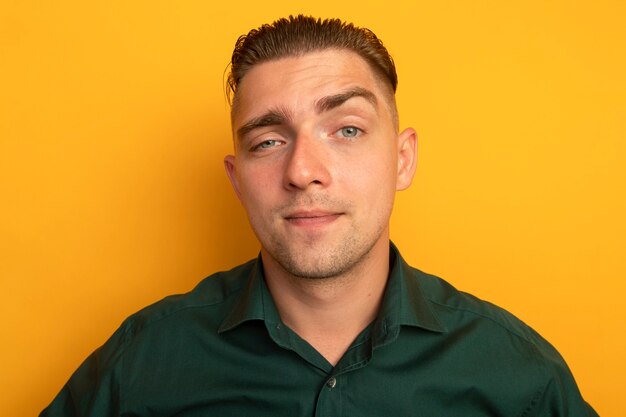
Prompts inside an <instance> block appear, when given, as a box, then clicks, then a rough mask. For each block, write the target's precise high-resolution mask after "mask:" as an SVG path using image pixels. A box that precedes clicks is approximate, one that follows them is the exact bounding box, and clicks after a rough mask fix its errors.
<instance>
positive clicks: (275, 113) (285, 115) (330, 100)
mask: <svg viewBox="0 0 626 417" xmlns="http://www.w3.org/2000/svg"><path fill="white" fill-rule="evenodd" d="M355 97H362V98H364V99H365V100H367V101H368V102H370V104H372V106H374V108H377V107H378V100H377V99H376V95H375V94H374V93H372V92H371V91H370V90H367V89H365V88H363V87H353V88H350V89H348V90H346V91H343V92H341V93H338V94H333V95H330V96H326V97H322V98H320V99H319V100H317V101H316V102H315V111H316V112H317V113H318V114H319V113H324V112H327V111H330V110H332V109H334V108H336V107H339V106H341V105H342V104H344V103H345V102H346V101H348V100H350V99H352V98H355ZM289 120H291V115H290V114H289V112H288V111H287V110H286V109H273V110H270V111H268V112H267V113H264V114H262V115H261V116H259V117H254V118H252V119H250V120H248V121H247V122H246V123H244V124H243V125H242V126H241V127H240V128H239V129H237V137H238V138H242V137H244V136H245V135H246V134H248V133H250V132H251V131H253V130H254V129H258V128H261V127H266V126H279V125H283V124H286V123H287V122H288V121H289Z"/></svg>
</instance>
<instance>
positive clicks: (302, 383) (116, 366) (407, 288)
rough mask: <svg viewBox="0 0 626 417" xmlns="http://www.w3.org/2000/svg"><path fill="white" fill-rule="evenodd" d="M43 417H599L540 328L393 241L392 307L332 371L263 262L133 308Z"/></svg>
mask: <svg viewBox="0 0 626 417" xmlns="http://www.w3.org/2000/svg"><path fill="white" fill-rule="evenodd" d="M341 319H342V318H341V317H337V320H341ZM41 416H42V417H58V416H84V417H86V416H90V417H105V416H180V417H192V416H194V417H195V416H237V417H241V416H272V417H277V416H290V417H291V416H328V417H340V416H351V417H353V416H424V417H443V416H446V417H452V416H459V417H473V416H507V417H522V416H524V417H526V416H528V417H530V416H546V417H547V416H570V417H578V416H580V417H582V416H597V414H596V413H595V412H594V411H593V409H592V408H591V407H590V406H589V405H587V404H586V403H585V401H584V400H583V399H582V397H581V395H580V392H579V390H578V388H577V386H576V383H575V381H574V378H573V377H572V375H571V373H570V371H569V369H568V367H567V365H566V364H565V362H564V361H563V359H562V358H561V356H560V355H559V354H558V353H557V351H556V350H555V349H554V348H553V347H552V346H551V345H550V344H548V342H546V341H545V340H544V339H543V338H541V336H539V335H538V334H537V333H536V332H534V331H533V330H532V329H530V328H529V327H528V326H526V325H525V324H523V323H522V322H521V321H519V320H518V319H516V318H515V317H513V316H512V315H511V314H509V313H507V312H506V311H504V310H502V309H500V308H498V307H495V306H494V305H492V304H489V303H486V302H484V301H481V300H478V299H477V298H475V297H473V296H471V295H468V294H466V293H463V292H460V291H458V290H456V289H455V288H453V287H452V286H451V285H450V284H448V283H446V282H445V281H443V280H441V279H440V278H437V277H434V276H432V275H428V274H425V273H423V272H421V271H418V270H416V269H414V268H411V267H410V266H408V265H407V264H406V263H405V262H404V260H403V259H402V257H401V256H400V254H399V252H398V251H397V249H396V248H395V246H393V244H392V245H391V258H390V274H389V279H388V282H387V287H386V289H385V294H384V298H383V303H382V306H381V310H380V312H379V314H378V316H377V318H376V319H375V320H374V322H372V323H371V324H370V325H369V326H368V327H367V328H366V329H364V330H363V332H361V334H360V335H359V336H358V337H357V338H356V339H355V340H354V342H353V343H352V345H351V346H350V348H349V349H348V351H347V352H346V353H345V355H344V356H343V357H342V358H341V360H340V361H339V362H338V363H337V365H336V366H334V367H333V366H332V365H331V364H330V363H329V362H328V361H327V360H326V359H324V357H323V356H321V355H320V354H319V353H318V352H317V351H316V350H315V349H314V348H313V347H312V346H311V345H310V344H308V343H307V342H306V341H305V340H303V339H302V338H300V337H299V336H298V335H297V334H296V333H295V332H293V331H292V330H291V329H290V328H288V327H287V326H285V325H284V324H283V323H282V322H281V319H280V316H279V314H278V311H277V310H276V306H275V304H274V302H273V300H272V297H271V295H270V293H269V291H268V289H267V287H266V285H265V280H264V277H263V267H262V263H261V259H260V257H259V258H258V259H257V260H254V261H250V262H248V263H246V264H244V265H241V266H239V267H237V268H234V269H232V270H231V271H228V272H221V273H217V274H215V275H213V276H211V277H209V278H207V279H205V280H204V281H202V282H201V283H200V284H199V285H198V286H197V287H196V288H195V289H194V290H193V291H191V292H189V293H187V294H184V295H178V296H171V297H168V298H165V299H164V300H162V301H160V302H158V303H156V304H154V305H152V306H149V307H147V308H145V309H144V310H142V311H140V312H138V313H136V314H134V315H133V316H131V317H129V318H128V319H127V320H126V321H125V322H124V323H123V324H122V326H121V327H120V328H119V329H118V330H117V332H115V334H114V335H113V336H112V337H111V338H110V339H109V340H108V341H107V342H106V343H105V344H104V345H103V346H102V347H101V348H99V349H98V350H96V351H95V352H94V353H93V354H92V355H91V356H90V357H89V358H88V359H87V360H86V361H85V362H84V363H83V364H82V365H81V366H80V368H79V369H78V370H77V371H76V372H75V373H74V375H73V376H72V377H71V379H70V380H69V381H68V383H67V384H66V385H65V387H63V389H62V391H61V392H60V393H59V395H58V396H57V397H56V398H55V399H54V401H53V402H52V404H50V406H49V407H48V408H46V409H45V410H44V411H43V412H42V414H41Z"/></svg>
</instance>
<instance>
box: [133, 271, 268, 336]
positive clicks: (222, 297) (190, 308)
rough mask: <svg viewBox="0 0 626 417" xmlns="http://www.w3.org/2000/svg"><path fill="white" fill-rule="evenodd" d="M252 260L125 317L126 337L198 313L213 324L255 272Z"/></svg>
mask: <svg viewBox="0 0 626 417" xmlns="http://www.w3.org/2000/svg"><path fill="white" fill-rule="evenodd" d="M255 262H256V261H255V260H250V261H248V262H246V263H244V264H242V265H238V266H236V267H234V268H232V269H230V270H228V271H220V272H216V273H214V274H212V275H210V276H208V277H206V278H204V279H203V280H202V281H200V283H198V285H196V287H195V288H193V289H192V290H191V291H189V292H187V293H184V294H175V295H170V296H167V297H165V298H163V299H162V300H160V301H158V302H156V303H154V304H151V305H149V306H147V307H145V308H143V309H141V310H139V311H138V312H136V313H135V314H133V315H131V316H130V317H128V318H127V319H126V320H125V321H124V323H123V324H122V329H124V331H125V333H127V334H136V333H138V332H140V331H142V330H144V329H146V328H149V327H152V326H154V325H156V324H157V323H160V324H161V325H167V323H173V324H174V325H176V323H177V322H179V321H181V320H184V319H187V318H189V316H193V315H198V314H201V315H203V316H205V317H206V318H207V319H208V321H211V320H210V319H211V318H213V319H215V320H216V321H219V320H221V319H223V316H224V315H225V314H226V313H227V312H228V311H229V309H230V308H232V304H233V302H234V301H235V300H236V299H237V295H238V294H239V293H240V291H241V290H242V289H243V287H244V286H245V285H246V282H247V281H248V279H249V277H250V274H252V273H254V270H255Z"/></svg>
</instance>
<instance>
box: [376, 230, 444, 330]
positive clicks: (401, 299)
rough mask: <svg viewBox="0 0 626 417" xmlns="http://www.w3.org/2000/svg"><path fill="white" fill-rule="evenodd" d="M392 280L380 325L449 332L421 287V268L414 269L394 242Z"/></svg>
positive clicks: (391, 260) (385, 298)
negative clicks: (419, 269) (418, 269)
mask: <svg viewBox="0 0 626 417" xmlns="http://www.w3.org/2000/svg"><path fill="white" fill-rule="evenodd" d="M389 244H390V251H389V280H388V281H387V288H386V289H385V295H384V297H383V303H382V306H381V309H380V313H379V314H378V319H377V321H379V322H381V324H380V325H379V326H382V327H386V328H387V329H392V328H396V327H399V326H413V327H419V328H422V329H424V330H430V331H433V332H445V331H446V328H445V327H444V326H443V325H442V324H441V322H440V321H439V320H438V319H437V316H436V314H435V312H434V311H433V310H432V309H431V307H430V303H429V301H428V300H427V299H426V297H425V296H424V292H423V291H422V289H421V288H420V283H419V279H418V274H420V272H419V271H417V270H416V269H414V268H411V267H410V266H409V265H408V264H407V263H406V262H405V260H404V259H403V258H402V255H400V251H399V250H398V248H397V247H396V245H394V244H393V242H390V243H389Z"/></svg>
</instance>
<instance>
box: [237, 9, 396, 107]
mask: <svg viewBox="0 0 626 417" xmlns="http://www.w3.org/2000/svg"><path fill="white" fill-rule="evenodd" d="M329 48H337V49H347V50H350V51H353V52H356V53H357V54H359V55H360V56H361V57H362V58H363V59H365V61H366V62H368V63H369V65H370V67H371V68H372V69H373V71H374V72H375V73H376V74H377V75H378V76H379V77H380V78H381V79H382V80H383V81H384V82H386V83H388V85H389V87H390V88H391V91H392V93H391V95H392V96H393V93H395V91H396V87H397V86H398V76H397V74H396V67H395V65H394V63H393V59H392V58H391V55H389V52H387V49H386V48H385V47H384V46H383V43H382V41H381V40H380V39H378V37H377V36H376V35H375V34H374V33H373V32H372V31H371V30H369V29H365V28H359V27H356V26H354V25H353V24H352V23H346V22H342V21H341V20H339V19H325V20H322V19H315V18H313V17H311V16H303V15H298V16H295V17H294V16H289V18H282V19H278V20H276V21H275V22H274V23H272V24H265V25H263V26H261V27H259V28H258V29H252V30H251V31H250V32H248V34H247V35H242V36H240V37H239V39H237V42H236V43H235V50H234V51H233V56H232V59H231V68H230V73H229V74H228V79H227V81H226V83H227V94H228V97H229V100H230V101H231V103H232V102H234V101H236V100H235V97H236V93H237V87H238V86H239V83H240V82H241V80H242V79H243V77H245V75H246V73H247V72H248V71H249V70H250V69H251V68H252V67H253V66H255V65H256V64H260V63H262V62H266V61H270V60H275V59H279V58H284V57H291V56H301V55H304V54H306V53H308V52H313V51H319V50H322V49H329Z"/></svg>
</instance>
